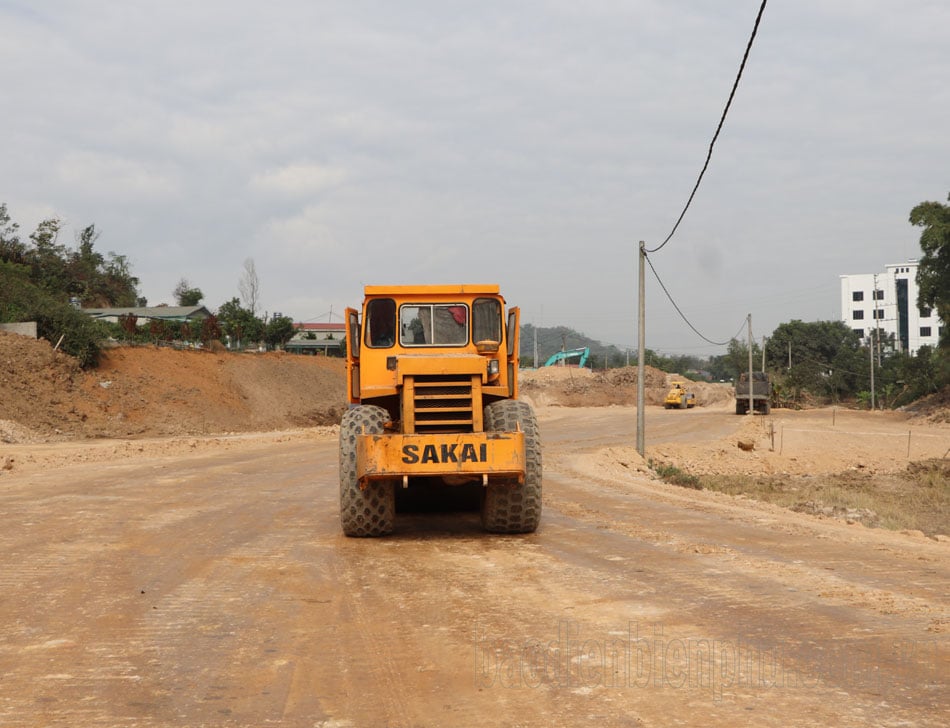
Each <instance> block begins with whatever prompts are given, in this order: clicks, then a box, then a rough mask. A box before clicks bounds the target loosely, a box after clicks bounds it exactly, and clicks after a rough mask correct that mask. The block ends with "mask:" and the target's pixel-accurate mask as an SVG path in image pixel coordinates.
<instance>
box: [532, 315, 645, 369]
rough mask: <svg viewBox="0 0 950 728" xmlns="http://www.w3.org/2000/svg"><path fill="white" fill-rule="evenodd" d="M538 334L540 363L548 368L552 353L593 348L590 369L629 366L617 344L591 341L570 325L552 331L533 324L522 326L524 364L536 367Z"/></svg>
mask: <svg viewBox="0 0 950 728" xmlns="http://www.w3.org/2000/svg"><path fill="white" fill-rule="evenodd" d="M536 332H537V341H538V361H537V365H538V366H539V367H541V366H544V362H546V361H547V360H548V359H549V358H550V357H551V355H552V354H554V353H556V352H558V351H563V350H568V349H581V348H583V347H585V346H586V347H588V348H589V349H590V359H589V360H588V362H587V366H588V367H590V368H593V369H603V368H604V366H605V359H606V366H607V367H611V368H612V367H622V366H625V365H626V363H627V352H626V351H625V350H622V349H618V348H617V347H616V346H614V345H613V344H606V345H605V344H603V343H601V342H600V341H597V340H595V339H591V338H590V337H587V336H585V335H584V334H582V333H580V332H579V331H575V330H574V329H570V328H568V327H566V326H554V327H551V328H543V327H535V326H532V325H531V324H524V325H523V326H522V327H521V365H522V366H525V367H533V366H534V365H535V362H534V342H535V333H536ZM630 356H631V357H633V358H632V359H631V363H633V364H635V363H636V361H635V357H636V354H635V352H630Z"/></svg>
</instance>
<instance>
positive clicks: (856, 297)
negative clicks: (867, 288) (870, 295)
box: [851, 291, 864, 301]
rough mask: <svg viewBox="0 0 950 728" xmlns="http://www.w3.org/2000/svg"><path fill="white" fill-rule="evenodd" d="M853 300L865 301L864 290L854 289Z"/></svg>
mask: <svg viewBox="0 0 950 728" xmlns="http://www.w3.org/2000/svg"><path fill="white" fill-rule="evenodd" d="M851 300H852V301H863V300H864V291H854V292H853V293H852V294H851Z"/></svg>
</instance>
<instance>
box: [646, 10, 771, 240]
mask: <svg viewBox="0 0 950 728" xmlns="http://www.w3.org/2000/svg"><path fill="white" fill-rule="evenodd" d="M767 2H768V0H762V5H760V6H759V14H758V15H756V16H755V25H754V26H753V27H752V35H751V36H749V42H748V43H747V44H746V47H745V53H743V54H742V63H741V64H739V73H738V74H736V80H735V82H734V83H733V84H732V91H730V92H729V100H728V101H726V108H724V109H723V110H722V116H721V117H720V118H719V125H718V126H717V127H716V133H715V134H713V138H712V141H711V142H709V151H708V152H707V153H706V162H705V164H703V169H702V171H701V172H700V173H699V177H698V179H697V180H696V184H695V185H694V186H693V191H692V192H691V193H690V195H689V199H688V200H686V206H685V207H684V208H683V211H682V212H681V213H680V216H679V217H678V218H677V220H676V224H675V225H674V226H673V229H672V230H670V234H669V235H667V236H666V240H664V241H663V242H662V243H660V244H659V245H657V246H656V247H655V248H653V249H652V250H647V251H645V252H647V253H655V252H657V251H658V250H660V249H661V248H662V247H663V246H664V245H666V244H667V243H668V242H670V239H671V238H672V237H673V235H674V234H675V233H676V229H677V228H678V227H679V226H680V223H681V222H683V218H684V217H685V216H686V211H687V210H688V209H689V206H690V204H691V203H692V201H693V197H695V196H696V191H697V190H698V189H699V183H700V182H702V181H703V175H704V174H706V169H707V168H708V167H709V160H710V159H712V153H713V147H714V146H715V145H716V140H717V139H718V138H719V132H721V131H722V125H723V124H724V123H725V121H726V114H728V113H729V107H730V106H731V105H732V99H733V98H734V97H735V95H736V89H738V88H739V79H740V78H742V71H743V70H744V69H745V64H746V61H747V60H748V58H749V51H751V50H752V41H754V40H755V34H756V33H757V32H758V30H759V21H761V20H762V13H763V12H765V5H766V3H767Z"/></svg>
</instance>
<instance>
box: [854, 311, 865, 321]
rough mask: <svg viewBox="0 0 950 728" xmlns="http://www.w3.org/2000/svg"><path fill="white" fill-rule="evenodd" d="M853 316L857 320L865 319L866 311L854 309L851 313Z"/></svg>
mask: <svg viewBox="0 0 950 728" xmlns="http://www.w3.org/2000/svg"><path fill="white" fill-rule="evenodd" d="M851 318H853V319H854V320H855V321H861V320H863V319H864V311H853V312H852V313H851Z"/></svg>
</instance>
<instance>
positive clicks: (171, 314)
mask: <svg viewBox="0 0 950 728" xmlns="http://www.w3.org/2000/svg"><path fill="white" fill-rule="evenodd" d="M81 310H82V312H83V313H84V314H87V315H89V316H92V317H93V318H94V319H99V320H100V321H108V322H110V323H113V324H117V323H119V319H120V318H122V317H123V316H135V318H136V319H138V321H139V323H144V322H145V321H150V320H157V321H201V320H203V319H206V318H208V317H209V316H210V315H211V312H210V311H209V310H208V309H206V308H205V307H204V306H138V307H129V308H84V309H81Z"/></svg>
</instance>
